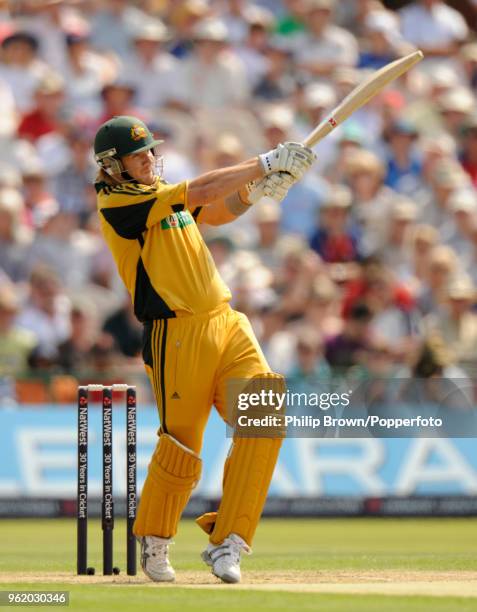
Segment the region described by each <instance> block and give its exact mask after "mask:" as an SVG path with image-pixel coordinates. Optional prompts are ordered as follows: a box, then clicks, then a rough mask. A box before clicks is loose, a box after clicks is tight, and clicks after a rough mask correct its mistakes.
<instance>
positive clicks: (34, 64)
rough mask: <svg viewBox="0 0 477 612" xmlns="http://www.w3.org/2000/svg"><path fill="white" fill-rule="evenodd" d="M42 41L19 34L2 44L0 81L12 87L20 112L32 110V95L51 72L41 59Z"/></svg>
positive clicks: (27, 34)
mask: <svg viewBox="0 0 477 612" xmlns="http://www.w3.org/2000/svg"><path fill="white" fill-rule="evenodd" d="M38 47H39V42H38V39H37V38H36V37H35V36H32V35H31V34H29V33H27V32H22V31H18V32H15V33H13V34H11V35H10V36H7V37H6V38H4V39H3V41H2V62H1V64H0V78H2V79H3V80H4V81H5V82H6V83H7V84H8V85H9V86H10V88H11V90H12V93H13V97H14V99H15V104H16V107H17V109H18V110H19V112H20V113H27V112H29V111H30V110H31V109H32V108H33V104H34V102H33V95H34V92H35V89H36V88H37V86H38V83H39V82H40V81H41V80H42V79H43V78H44V77H45V76H46V75H47V74H48V73H49V72H50V69H49V68H48V66H47V65H46V64H45V63H44V62H42V61H41V60H40V59H39V58H38Z"/></svg>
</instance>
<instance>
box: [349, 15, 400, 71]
mask: <svg viewBox="0 0 477 612" xmlns="http://www.w3.org/2000/svg"><path fill="white" fill-rule="evenodd" d="M364 27H365V34H366V35H365V38H364V40H365V44H366V48H365V50H364V51H363V52H361V53H360V57H359V63H358V67H359V68H371V69H373V70H379V68H382V67H383V66H385V65H386V64H388V63H389V62H391V61H392V60H393V59H396V56H397V55H399V51H400V50H403V46H404V45H403V41H402V39H401V38H400V36H399V20H398V18H397V16H396V15H395V14H394V13H392V12H391V11H385V10H375V11H371V12H369V13H368V14H367V15H366V17H365V19H364Z"/></svg>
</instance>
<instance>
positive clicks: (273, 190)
mask: <svg viewBox="0 0 477 612" xmlns="http://www.w3.org/2000/svg"><path fill="white" fill-rule="evenodd" d="M296 180H297V179H295V178H294V177H293V176H292V175H291V174H288V173H287V172H277V173H275V174H270V175H268V176H266V177H265V178H263V179H261V180H260V181H258V182H257V181H252V182H250V183H247V185H245V186H244V187H242V188H241V189H239V190H238V191H237V192H235V193H232V195H230V196H227V197H226V198H223V199H221V200H217V201H216V202H213V203H212V204H210V205H209V206H206V207H204V208H202V210H201V211H200V212H198V213H196V214H195V217H196V221H197V222H198V223H206V224H207V225H224V224H226V223H230V222H231V221H234V220H235V219H237V217H240V216H241V215H243V214H244V213H246V212H247V211H248V210H249V209H250V208H251V207H252V205H253V204H256V203H257V202H258V201H259V200H260V199H261V198H263V197H265V196H267V197H269V198H271V199H272V200H275V202H281V201H282V200H283V198H284V197H285V196H286V194H287V193H288V190H289V189H290V187H291V186H292V185H293V184H294V183H295V182H296Z"/></svg>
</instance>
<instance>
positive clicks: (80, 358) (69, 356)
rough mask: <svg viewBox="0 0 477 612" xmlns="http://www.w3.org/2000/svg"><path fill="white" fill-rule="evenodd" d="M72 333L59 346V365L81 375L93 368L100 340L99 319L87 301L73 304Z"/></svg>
mask: <svg viewBox="0 0 477 612" xmlns="http://www.w3.org/2000/svg"><path fill="white" fill-rule="evenodd" d="M70 328H71V331H70V334H69V336H68V338H67V339H66V340H65V341H64V342H61V343H60V344H59V346H58V356H57V365H58V367H59V368H60V369H61V370H62V371H63V372H65V373H74V374H76V375H81V373H83V374H84V373H85V372H87V371H88V370H90V369H91V368H92V365H93V363H94V358H95V355H96V349H97V346H96V343H97V341H98V329H97V321H95V316H94V312H93V311H92V310H91V307H88V305H87V304H86V303H84V304H81V303H77V304H73V305H72V308H71V311H70Z"/></svg>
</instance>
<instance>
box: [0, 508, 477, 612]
mask: <svg viewBox="0 0 477 612" xmlns="http://www.w3.org/2000/svg"><path fill="white" fill-rule="evenodd" d="M476 542H477V519H396V520H395V519H343V520H342V519H338V520H328V519H325V520H309V519H307V520H304V519H303V520H300V519H296V520H273V519H270V520H263V521H262V522H261V524H260V527H259V530H258V532H257V536H256V539H255V542H254V554H253V555H252V556H250V557H246V558H245V560H244V562H243V568H244V574H245V576H246V572H247V571H252V570H253V571H264V572H265V571H267V572H270V571H281V572H285V571H288V570H298V571H299V570H307V571H319V570H328V571H329V570H362V571H369V570H399V569H401V570H426V571H460V570H474V571H475V570H477V553H476ZM205 544H206V537H205V535H204V534H203V533H202V532H201V530H200V529H199V528H198V527H197V526H196V525H195V524H194V523H193V522H192V521H183V522H182V523H181V528H180V532H179V534H178V536H177V537H176V543H175V545H174V546H173V547H172V549H171V559H172V561H173V564H174V566H175V568H176V570H177V572H180V571H181V570H196V571H205V572H207V571H208V570H207V568H205V566H204V565H203V563H202V562H201V561H200V558H199V552H200V551H201V550H202V549H203V547H204V545H205ZM75 546H76V529H75V522H74V521H72V520H67V519H62V520H2V521H1V522H0V551H1V554H0V572H26V573H27V572H57V571H58V572H71V573H72V574H74V572H75ZM124 559H125V524H124V522H123V521H119V520H118V521H117V523H116V528H115V563H116V564H117V565H119V566H120V567H121V568H122V571H124ZM89 564H90V565H94V566H95V567H96V569H97V572H99V571H100V569H101V531H100V523H99V521H91V525H90V533H89ZM6 580H8V578H6ZM26 580H28V578H27V577H26ZM20 587H21V589H26V588H32V589H36V590H44V589H48V588H50V589H51V588H52V589H54V590H68V591H70V593H71V596H70V597H71V603H70V609H73V610H104V611H106V612H107V611H109V610H112V611H114V612H123V611H124V612H126V610H127V611H128V612H130V610H131V609H132V608H133V606H134V609H136V608H139V607H140V612H143V611H145V610H181V612H185V611H186V610H198V609H210V610H211V611H214V612H215V611H217V610H242V609H247V608H250V610H251V612H252V610H285V609H286V610H290V611H292V610H294V609H298V608H300V609H304V610H324V611H326V612H328V611H334V610H343V611H345V610H346V611H348V610H352V612H354V611H358V612H359V611H361V610H363V611H364V610H366V611H371V612H372V611H374V610H376V611H378V610H379V611H386V612H387V611H393V610H399V611H401V610H406V612H412V611H414V610H416V611H417V610H419V612H420V611H421V610H427V609H429V610H431V609H432V610H436V611H441V610H449V611H451V610H452V611H454V610H459V611H460V610H463V611H466V610H477V599H465V598H456V597H434V598H433V597H416V596H412V597H411V596H409V597H401V596H394V597H392V596H384V595H341V594H339V595H338V594H336V595H334V594H333V595H328V594H312V593H286V592H277V591H275V592H273V591H267V592H260V591H252V590H250V591H245V590H241V591H238V590H235V591H234V587H233V586H232V587H229V586H225V585H224V586H223V588H220V589H217V590H206V589H197V590H190V589H184V588H181V587H177V588H172V589H171V588H167V589H162V590H161V591H158V590H157V589H158V588H159V589H160V588H161V587H160V586H156V587H152V588H151V586H141V585H135V586H132V585H131V586H126V585H113V584H110V585H109V584H108V585H104V584H85V585H77V584H75V585H72V584H69V585H60V584H58V583H55V584H50V585H48V584H42V585H40V584H34V585H28V584H26V583H22V584H21V585H19V584H2V586H1V588H2V589H3V590H5V589H8V588H11V589H18V588H20ZM132 604H133V605H132Z"/></svg>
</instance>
